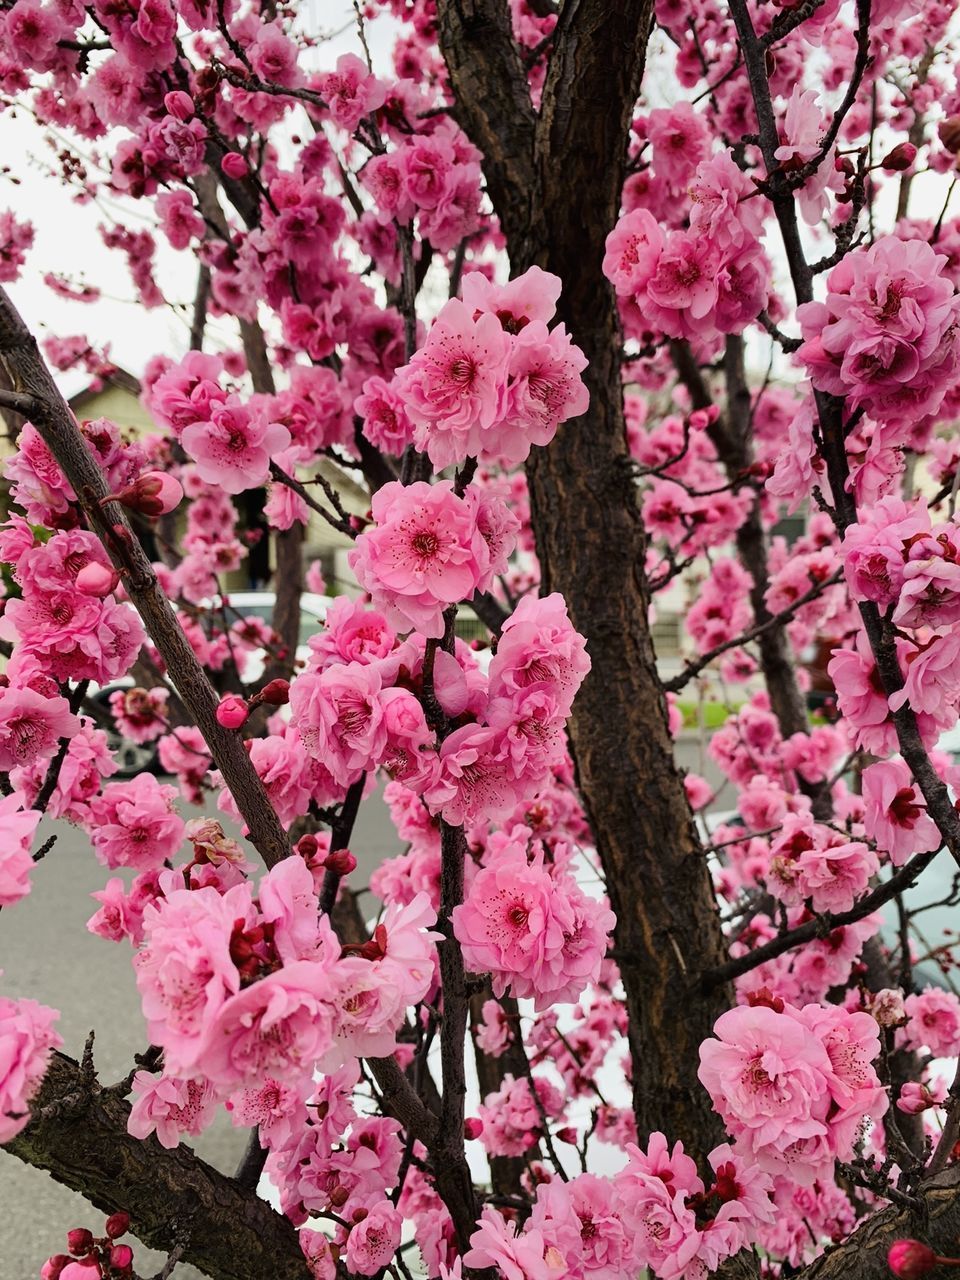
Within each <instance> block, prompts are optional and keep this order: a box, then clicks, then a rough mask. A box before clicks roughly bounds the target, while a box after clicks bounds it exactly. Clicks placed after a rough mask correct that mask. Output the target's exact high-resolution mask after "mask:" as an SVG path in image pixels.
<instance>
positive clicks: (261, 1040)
mask: <svg viewBox="0 0 960 1280" xmlns="http://www.w3.org/2000/svg"><path fill="white" fill-rule="evenodd" d="M332 996H333V987H332V984H331V980H330V974H329V971H328V967H327V966H326V965H325V964H322V963H315V962H313V961H310V960H297V961H294V962H293V963H292V964H286V965H284V966H283V968H282V969H279V970H278V971H277V972H276V973H269V974H267V976H266V977H264V978H260V979H258V980H257V981H256V982H254V983H252V984H251V985H250V986H248V987H245V988H244V989H243V990H241V991H239V992H237V993H236V994H235V995H232V996H230V997H229V998H228V999H227V1000H226V1001H225V1002H224V1003H222V1004H221V1005H219V1007H218V1008H217V1009H216V1011H215V1013H214V1014H213V1017H212V1019H211V1020H210V1021H209V1022H208V1024H207V1027H206V1032H205V1035H204V1037H203V1045H202V1048H201V1050H200V1054H199V1060H200V1061H201V1062H202V1064H203V1070H204V1073H205V1074H206V1075H208V1076H209V1077H210V1079H211V1080H213V1081H215V1082H217V1083H220V1084H223V1085H229V1086H232V1087H236V1086H237V1085H251V1084H255V1083H256V1082H257V1081H258V1080H262V1079H263V1077H264V1076H265V1075H269V1076H272V1077H273V1078H274V1079H277V1080H282V1081H290V1082H295V1081H297V1080H300V1079H302V1078H304V1077H305V1076H309V1075H310V1073H311V1072H312V1070H313V1067H314V1064H315V1063H316V1062H318V1061H319V1059H320V1058H322V1057H323V1055H324V1054H325V1053H326V1052H327V1051H328V1049H329V1048H330V1045H331V1043H332V1038H333V1011H332V1008H331V1006H330V1003H329V1002H330V1000H331V999H332Z"/></svg>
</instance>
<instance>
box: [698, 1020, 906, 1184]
mask: <svg viewBox="0 0 960 1280" xmlns="http://www.w3.org/2000/svg"><path fill="white" fill-rule="evenodd" d="M714 1034H715V1036H716V1039H711V1040H706V1041H704V1043H703V1044H702V1045H701V1046H700V1071H699V1076H700V1081H701V1083H702V1084H703V1086H704V1088H705V1089H706V1090H707V1092H708V1093H709V1094H710V1097H711V1099H712V1101H713V1105H714V1108H715V1110H716V1111H717V1112H718V1113H719V1114H720V1116H721V1118H722V1119H723V1122H724V1124H725V1125H726V1126H727V1129H728V1130H729V1132H730V1133H731V1135H732V1136H733V1138H734V1141H735V1144H736V1148H737V1150H738V1151H741V1152H743V1153H744V1155H748V1156H749V1157H750V1158H751V1160H753V1161H755V1162H756V1165H757V1166H758V1167H759V1168H760V1169H763V1170H766V1171H767V1172H768V1173H771V1174H778V1173H782V1174H785V1175H788V1176H789V1177H791V1178H792V1179H794V1180H795V1181H796V1182H797V1183H800V1184H802V1185H810V1184H811V1183H812V1182H814V1181H815V1180H816V1179H817V1178H821V1179H824V1180H827V1181H829V1179H830V1177H831V1174H832V1170H833V1164H834V1161H835V1160H838V1159H839V1160H848V1159H850V1157H851V1156H852V1154H853V1148H854V1142H855V1141H856V1139H857V1136H858V1134H859V1133H860V1132H861V1130H862V1128H863V1126H864V1123H865V1122H866V1121H867V1120H872V1121H876V1120H879V1119H880V1117H881V1116H882V1115H883V1114H884V1112H885V1111H886V1110H887V1106H888V1098H887V1095H886V1092H885V1091H884V1089H883V1087H882V1086H881V1084H880V1081H879V1079H878V1078H877V1075H876V1072H875V1071H874V1069H873V1066H872V1065H871V1064H872V1062H873V1060H874V1059H875V1058H876V1057H877V1056H878V1055H879V1053H880V1039H879V1030H878V1027H877V1023H876V1022H875V1020H874V1019H873V1018H871V1017H870V1015H869V1014H865V1013H850V1012H848V1011H847V1010H846V1009H843V1008H842V1007H840V1006H838V1005H817V1004H808V1005H805V1006H804V1007H803V1008H799V1009H798V1008H796V1007H794V1006H793V1005H791V1004H787V1003H785V1002H784V1001H783V1000H779V999H777V1000H771V1001H769V1002H768V1003H759V1002H758V1003H757V1004H755V1005H753V1006H749V1005H745V1006H742V1007H740V1008H738V1009H731V1010H730V1011H729V1012H728V1013H724V1014H722V1015H721V1016H720V1018H718V1019H717V1023H716V1026H715V1027H714Z"/></svg>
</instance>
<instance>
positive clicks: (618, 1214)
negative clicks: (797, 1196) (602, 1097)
mask: <svg viewBox="0 0 960 1280" xmlns="http://www.w3.org/2000/svg"><path fill="white" fill-rule="evenodd" d="M627 1151H628V1153H629V1156H630V1158H629V1161H628V1163H627V1165H626V1167H625V1168H624V1169H623V1170H622V1171H621V1172H620V1173H618V1174H616V1175H615V1176H614V1177H613V1178H612V1179H601V1178H598V1177H596V1176H595V1175H593V1174H589V1173H583V1174H579V1175H578V1176H577V1177H575V1178H571V1179H570V1180H569V1181H567V1182H562V1181H560V1179H559V1178H547V1179H545V1180H544V1181H543V1182H541V1183H540V1184H539V1185H538V1187H537V1193H536V1201H535V1204H534V1206H533V1211H532V1213H531V1214H530V1216H529V1218H528V1219H527V1220H526V1222H525V1223H524V1225H523V1229H522V1230H521V1231H519V1232H518V1231H515V1230H513V1229H511V1226H510V1224H509V1223H508V1222H507V1220H506V1218H505V1217H504V1216H503V1215H502V1214H501V1213H499V1212H498V1211H497V1210H495V1209H493V1208H491V1207H487V1208H485V1209H484V1211H483V1213H482V1215H481V1217H480V1221H479V1223H478V1227H477V1230H476V1232H475V1233H474V1235H473V1236H472V1237H471V1239H470V1250H469V1251H468V1253H466V1254H465V1255H464V1262H465V1263H466V1264H467V1265H468V1266H473V1267H494V1268H496V1269H497V1272H498V1274H500V1275H503V1276H506V1277H511V1280H528V1278H530V1280H532V1278H533V1277H537V1278H538V1280H541V1278H542V1280H552V1278H553V1277H555V1278H556V1280H560V1278H561V1277H567V1276H569V1277H572V1278H573V1280H631V1278H632V1277H634V1276H636V1274H637V1273H638V1271H640V1270H642V1269H643V1268H644V1267H649V1268H650V1269H651V1271H652V1272H653V1273H654V1274H655V1275H656V1276H658V1277H660V1278H661V1280H702V1277H704V1276H705V1275H706V1274H707V1272H708V1271H715V1270H716V1269H717V1268H718V1266H719V1265H720V1263H721V1262H723V1261H724V1260H725V1259H726V1258H729V1257H732V1256H733V1255H734V1254H736V1253H739V1251H740V1250H741V1249H742V1248H744V1247H746V1246H748V1245H750V1244H751V1243H753V1241H755V1240H756V1238H757V1236H758V1233H759V1231H760V1229H761V1228H762V1227H764V1226H766V1225H769V1224H770V1223H772V1222H773V1221H774V1219H775V1210H774V1206H773V1202H772V1195H773V1183H772V1181H771V1179H770V1178H769V1177H768V1176H767V1175H766V1174H764V1173H763V1172H761V1171H760V1170H759V1169H757V1168H755V1167H750V1166H749V1165H748V1164H747V1162H746V1161H745V1160H744V1159H743V1158H742V1156H741V1155H740V1154H739V1153H738V1152H736V1151H734V1150H733V1149H732V1148H731V1147H729V1146H721V1147H716V1148H714V1150H713V1151H711V1152H710V1155H709V1163H710V1168H711V1171H712V1174H711V1178H710V1182H709V1185H707V1184H705V1183H704V1181H703V1180H702V1179H701V1178H700V1176H699V1174H698V1172H697V1167H696V1165H695V1164H694V1162H693V1160H691V1159H690V1157H689V1156H687V1155H685V1154H684V1150H683V1144H682V1143H680V1142H678V1143H676V1144H675V1145H674V1147H673V1150H672V1151H671V1150H670V1149H669V1148H668V1145H667V1141H666V1139H665V1138H664V1136H663V1134H662V1133H654V1134H651V1136H650V1141H649V1144H648V1147H647V1151H643V1150H641V1149H640V1148H639V1147H637V1146H636V1145H634V1144H628V1146H627Z"/></svg>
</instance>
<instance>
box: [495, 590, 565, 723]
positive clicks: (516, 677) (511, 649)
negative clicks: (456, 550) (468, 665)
mask: <svg viewBox="0 0 960 1280" xmlns="http://www.w3.org/2000/svg"><path fill="white" fill-rule="evenodd" d="M589 670H590V658H589V656H588V655H587V653H586V642H585V641H584V639H583V637H582V636H581V635H579V634H578V633H577V632H576V631H575V630H574V629H573V627H572V626H571V625H570V621H569V619H568V617H567V607H566V604H565V603H564V600H563V597H562V596H561V595H560V594H559V593H558V592H554V593H553V594H552V595H549V596H545V597H544V598H543V599H538V598H536V597H534V596H524V598H523V599H522V600H521V601H520V603H519V604H518V605H517V607H516V609H514V611H513V613H512V614H511V616H510V617H509V618H508V619H507V621H506V622H505V623H504V626H503V632H502V634H501V636H500V640H499V641H498V643H497V652H496V654H495V656H494V659H493V662H492V663H491V664H490V675H489V678H490V694H491V697H497V696H506V697H510V696H512V695H514V694H516V693H519V692H522V691H526V690H530V689H533V688H538V687H539V688H542V689H544V690H545V691H546V692H548V693H549V694H550V695H551V696H552V697H553V698H555V699H556V703H557V711H558V714H559V715H561V716H562V717H564V718H566V717H567V716H568V715H569V714H570V709H571V707H572V706H573V699H574V697H575V695H576V692H577V690H578V689H579V687H580V685H581V683H582V682H583V678H584V676H585V675H586V674H587V672H588V671H589Z"/></svg>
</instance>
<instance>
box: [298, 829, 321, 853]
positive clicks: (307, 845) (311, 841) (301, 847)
mask: <svg viewBox="0 0 960 1280" xmlns="http://www.w3.org/2000/svg"><path fill="white" fill-rule="evenodd" d="M319 848H320V841H319V840H318V839H317V837H316V836H315V835H313V834H311V833H310V832H307V834H306V835H305V836H301V837H300V839H299V840H298V841H297V844H296V850H297V853H299V855H300V857H301V858H312V857H314V855H315V854H316V852H317V850H318V849H319Z"/></svg>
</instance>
